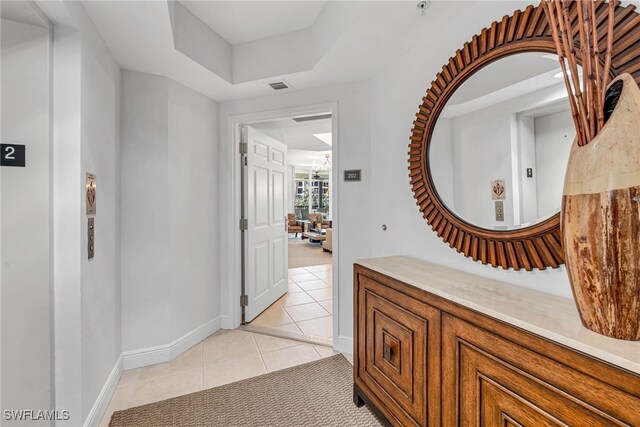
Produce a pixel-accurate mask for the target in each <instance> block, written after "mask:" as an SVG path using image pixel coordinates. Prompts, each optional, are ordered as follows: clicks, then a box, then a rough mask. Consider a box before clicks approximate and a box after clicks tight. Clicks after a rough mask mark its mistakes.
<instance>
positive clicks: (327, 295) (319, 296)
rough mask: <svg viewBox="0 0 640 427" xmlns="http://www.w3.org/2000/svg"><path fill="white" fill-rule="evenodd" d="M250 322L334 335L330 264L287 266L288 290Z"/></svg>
mask: <svg viewBox="0 0 640 427" xmlns="http://www.w3.org/2000/svg"><path fill="white" fill-rule="evenodd" d="M250 325H251V326H259V327H261V328H268V329H272V330H275V331H280V332H288V333H293V334H300V335H305V336H307V337H315V338H319V340H318V341H320V342H325V343H331V339H332V337H333V282H332V266H331V264H325V265H315V266H311V267H299V268H290V269H289V291H288V292H287V293H286V294H285V295H284V296H282V298H280V299H279V300H278V301H276V302H275V303H274V304H272V305H271V306H270V307H269V308H267V309H266V310H265V311H263V312H262V314H260V315H259V316H258V317H256V318H255V319H254V320H253V321H252V322H251V323H250Z"/></svg>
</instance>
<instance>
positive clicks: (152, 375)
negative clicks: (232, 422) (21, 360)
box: [100, 316, 353, 426]
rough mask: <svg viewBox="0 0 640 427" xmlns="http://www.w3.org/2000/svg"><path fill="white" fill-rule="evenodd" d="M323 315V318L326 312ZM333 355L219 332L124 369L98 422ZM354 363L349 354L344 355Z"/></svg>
mask: <svg viewBox="0 0 640 427" xmlns="http://www.w3.org/2000/svg"><path fill="white" fill-rule="evenodd" d="M325 317H326V316H325ZM334 354H337V352H335V351H334V350H333V349H332V348H330V347H325V346H321V345H312V344H306V343H301V342H300V341H293V340H288V339H284V338H277V337H272V336H269V335H261V334H255V333H251V332H246V331H240V330H234V331H228V330H221V331H218V332H216V333H215V334H213V335H211V336H210V337H209V338H207V339H205V340H204V341H202V342H200V343H198V344H197V345H196V346H194V347H193V348H191V349H189V350H188V351H186V352H184V353H183V354H181V355H180V356H178V357H177V358H175V359H173V360H172V361H170V362H167V363H160V364H157V365H153V366H147V367H144V368H139V369H131V370H128V371H125V372H124V373H123V374H122V377H121V378H120V382H119V383H118V387H117V388H116V391H115V393H114V395H113V398H112V399H111V402H110V403H109V406H108V408H107V411H106V413H105V415H104V417H103V419H102V422H101V423H100V426H108V424H109V420H110V419H111V415H112V414H113V412H115V411H120V410H123V409H127V408H132V407H134V406H140V405H145V404H147V403H152V402H157V401H160V400H165V399H170V398H172V397H177V396H181V395H183V394H189V393H193V392H196V391H201V390H205V389H208V388H212V387H217V386H220V385H224V384H228V383H231V382H235V381H240V380H243V379H246V378H250V377H254V376H258V375H262V374H266V373H268V372H273V371H277V370H279V369H284V368H289V367H291V366H295V365H300V364H303V363H307V362H311V361H314V360H318V359H320V358H324V357H329V356H332V355H334ZM345 356H346V357H347V359H349V361H350V362H351V363H353V358H352V357H351V356H350V355H347V354H345Z"/></svg>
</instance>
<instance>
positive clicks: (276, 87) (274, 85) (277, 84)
mask: <svg viewBox="0 0 640 427" xmlns="http://www.w3.org/2000/svg"><path fill="white" fill-rule="evenodd" d="M269 86H271V88H272V89H273V90H282V89H289V88H290V87H291V86H289V83H287V82H285V81H284V80H282V81H279V82H272V83H269Z"/></svg>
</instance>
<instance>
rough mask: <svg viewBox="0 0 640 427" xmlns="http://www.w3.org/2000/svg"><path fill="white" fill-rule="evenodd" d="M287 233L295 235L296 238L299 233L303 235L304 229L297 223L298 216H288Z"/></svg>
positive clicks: (289, 214)
mask: <svg viewBox="0 0 640 427" xmlns="http://www.w3.org/2000/svg"><path fill="white" fill-rule="evenodd" d="M287 232H288V233H295V234H296V237H298V233H302V227H301V226H300V225H299V224H298V222H297V221H296V214H294V213H288V214H287Z"/></svg>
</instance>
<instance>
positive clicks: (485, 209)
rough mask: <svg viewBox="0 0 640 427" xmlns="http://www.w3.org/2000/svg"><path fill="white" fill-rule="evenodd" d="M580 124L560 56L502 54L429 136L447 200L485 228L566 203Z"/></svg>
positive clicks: (469, 83)
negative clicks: (572, 108) (567, 175)
mask: <svg viewBox="0 0 640 427" xmlns="http://www.w3.org/2000/svg"><path fill="white" fill-rule="evenodd" d="M574 137H575V127H574V124H573V119H572V117H571V112H570V110H569V103H568V101H567V91H566V87H565V84H564V80H563V76H562V73H561V71H560V66H559V65H558V58H557V56H556V55H554V54H550V53H548V52H525V53H517V54H513V55H510V56H505V57H502V58H500V59H498V60H496V61H494V62H492V63H490V64H488V65H487V66H485V67H484V68H481V69H480V70H479V71H477V72H475V73H474V74H472V75H471V76H470V77H468V78H467V80H466V81H465V82H464V83H463V84H462V85H460V86H459V87H458V88H457V89H456V91H455V92H454V93H453V94H452V95H451V97H450V98H449V99H448V100H447V102H446V104H445V106H444V108H443V109H442V111H441V113H440V115H439V116H438V119H437V121H436V124H435V127H434V130H433V133H432V135H431V141H430V144H429V153H428V157H427V158H428V167H429V172H430V174H431V177H432V179H433V185H434V187H435V190H436V192H437V194H438V197H439V198H440V200H441V202H442V203H443V204H444V205H445V206H446V207H447V208H448V209H449V211H451V213H452V214H454V215H456V216H457V217H458V218H460V219H461V220H463V221H465V222H467V223H469V224H471V225H474V226H475V227H478V228H483V229H488V230H494V231H502V230H504V231H507V230H514V229H521V228H525V227H529V226H532V225H535V224H537V223H540V222H542V221H544V220H546V219H548V218H549V217H551V216H553V215H554V214H556V213H558V212H559V211H560V204H561V202H562V186H563V182H564V173H565V169H566V164H567V159H568V157H569V151H570V149H571V144H572V142H573V139H574Z"/></svg>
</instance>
